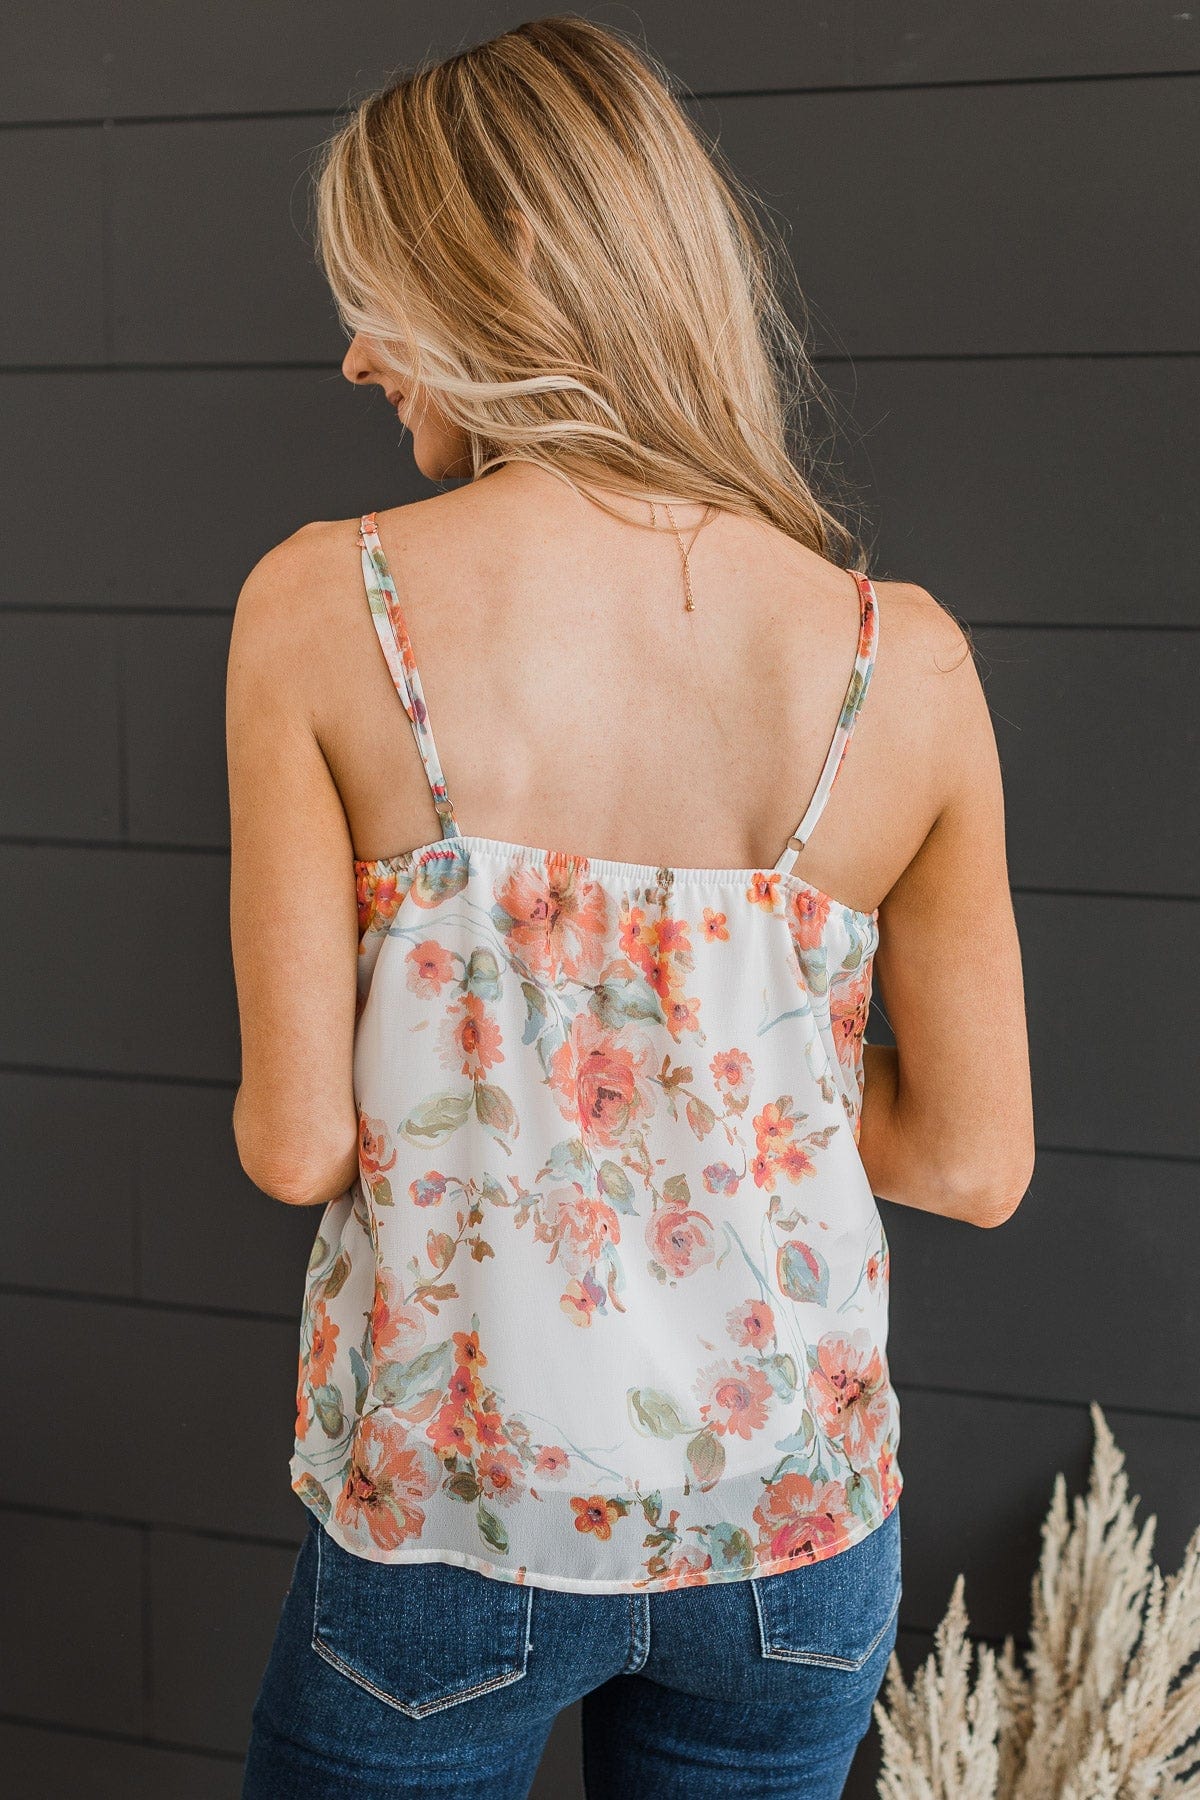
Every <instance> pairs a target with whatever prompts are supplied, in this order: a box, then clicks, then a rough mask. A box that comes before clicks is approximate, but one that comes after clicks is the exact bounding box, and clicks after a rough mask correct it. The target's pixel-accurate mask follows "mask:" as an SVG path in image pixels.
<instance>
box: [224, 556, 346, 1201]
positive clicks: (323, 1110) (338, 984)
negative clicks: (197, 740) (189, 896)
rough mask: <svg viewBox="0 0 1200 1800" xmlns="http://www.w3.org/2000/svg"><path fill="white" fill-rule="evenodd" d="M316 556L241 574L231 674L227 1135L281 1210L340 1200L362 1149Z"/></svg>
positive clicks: (341, 833) (270, 562)
mask: <svg viewBox="0 0 1200 1800" xmlns="http://www.w3.org/2000/svg"><path fill="white" fill-rule="evenodd" d="M319 548H320V546H319V530H318V528H315V527H311V526H310V527H305V528H304V529H303V530H302V531H300V532H297V533H296V534H295V536H294V537H291V538H289V539H287V540H286V542H284V543H282V544H280V545H278V546H277V547H276V548H275V549H273V550H271V551H269V552H268V553H267V555H266V556H264V557H263V558H262V559H261V561H260V562H259V563H258V564H257V565H256V566H255V568H254V569H253V570H252V571H251V573H250V575H249V576H248V577H247V579H246V581H245V583H244V585H243V587H242V590H241V593H240V594H239V596H238V603H237V610H236V612H235V614H234V621H233V628H232V633H231V637H230V645H229V661H228V669H227V677H226V752H227V760H228V775H229V819H230V856H231V866H230V908H229V917H230V935H231V940H232V949H233V962H234V974H235V979H236V983H237V1000H238V1015H239V1021H240V1025H241V1048H242V1080H241V1088H240V1089H239V1092H238V1097H237V1102H236V1105H235V1110H234V1129H235V1133H236V1136H237V1142H238V1151H239V1155H240V1156H241V1160H242V1163H243V1166H244V1167H245V1169H246V1171H247V1173H248V1174H249V1175H250V1176H251V1178H252V1179H253V1180H255V1181H256V1182H257V1184H258V1185H259V1186H260V1187H263V1188H264V1189H265V1190H266V1191H267V1192H269V1193H274V1194H275V1195H277V1197H278V1198H280V1199H295V1198H298V1197H301V1196H302V1195H303V1196H304V1197H308V1198H311V1197H312V1192H313V1190H314V1188H316V1189H319V1187H320V1185H321V1184H322V1183H324V1184H325V1185H330V1184H331V1183H332V1184H334V1188H335V1191H337V1189H336V1183H337V1181H338V1180H339V1178H340V1172H344V1171H346V1170H347V1169H348V1168H349V1170H350V1172H349V1173H348V1174H347V1176H346V1181H345V1183H343V1185H348V1184H349V1180H350V1179H351V1178H352V1167H351V1153H352V1150H353V1147H354V1146H355V1144H356V1143H357V1116H356V1111H355V1106H354V1098H353V1040H354V1017H355V999H356V985H355V972H356V967H357V947H358V932H357V906H356V896H355V886H354V867H353V851H352V847H351V843H350V837H349V831H348V828H347V824H346V819H345V814H344V812H343V809H342V805H341V800H340V798H339V795H338V792H337V789H336V787H335V785H334V782H333V778H332V776H331V774H330V772H329V768H328V766H327V764H326V761H325V758H324V755H323V753H322V750H321V747H320V744H319V742H318V740H317V737H316V735H315V732H314V730H313V725H312V707H311V704H310V697H311V695H312V693H313V686H314V681H315V680H316V679H319V670H320V655H319V644H318V641H317V639H318V633H317V628H316V625H315V623H314V620H315V619H316V617H317V615H318V613H319V608H318V607H317V606H316V605H314V604H313V601H314V584H315V583H317V582H319V580H320V554H319ZM323 1197H324V1198H332V1197H333V1194H332V1193H330V1194H326V1195H324V1196H323Z"/></svg>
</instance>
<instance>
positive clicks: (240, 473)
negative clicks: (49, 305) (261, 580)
mask: <svg viewBox="0 0 1200 1800" xmlns="http://www.w3.org/2000/svg"><path fill="white" fill-rule="evenodd" d="M345 347H346V344H345V339H344V338H343V337H340V336H335V337H331V338H330V339H328V340H327V342H326V344H325V346H324V352H323V353H324V354H325V355H327V356H328V357H329V358H330V359H331V360H330V363H329V366H328V367H327V368H316V369H236V370H222V369H180V370H161V371H145V370H132V369H120V370H107V369H91V370H86V371H83V372H77V371H71V372H65V371H64V372H61V373H54V374H38V375H34V374H26V375H20V374H8V375H4V374H0V411H2V412H3V414H4V416H5V418H6V419H7V420H8V422H9V426H10V429H9V430H7V431H6V432H4V433H3V435H2V436H0V528H2V530H3V536H4V540H5V559H4V569H3V573H2V574H0V605H8V606H38V607H42V606H44V607H47V608H49V607H58V606H64V607H65V606H76V607H78V606H109V605H112V606H118V607H153V608H163V609H172V608H184V607H205V608H214V607H215V608H220V609H221V610H223V611H227V612H229V613H232V612H233V609H234V605H235V603H236V601H237V596H238V592H239V590H240V588H241V585H242V582H243V581H244V580H245V579H246V576H247V575H248V574H249V573H250V570H251V569H252V568H253V567H254V564H255V563H256V562H257V561H258V560H259V558H260V557H261V556H263V555H265V554H266V552H267V551H268V550H269V549H271V547H272V546H273V545H275V544H278V543H280V542H281V541H282V540H283V539H284V538H286V537H290V536H291V534H292V532H294V531H296V530H297V529H298V528H299V527H300V526H301V525H304V524H307V523H308V522H309V521H310V520H312V519H331V518H332V519H338V518H357V517H358V516H359V514H361V513H364V512H370V511H372V510H373V509H376V508H379V509H382V508H384V507H388V506H397V505H399V504H401V503H402V502H403V501H405V500H410V499H416V498H417V497H418V496H419V495H424V494H428V493H431V492H433V491H434V490H433V488H432V487H431V485H430V484H429V483H428V482H426V481H425V479H424V477H423V476H421V475H420V474H418V472H417V470H416V467H415V465H414V463H413V460H412V447H411V438H410V437H409V434H408V433H407V432H405V431H403V430H402V428H401V426H400V425H399V422H398V420H397V418H396V415H395V413H393V412H392V411H391V410H390V408H389V407H388V405H387V402H386V401H385V400H384V398H383V396H382V394H381V393H380V392H379V390H378V389H377V388H373V389H372V390H371V392H370V393H363V392H362V391H361V390H357V389H354V388H352V387H351V385H350V383H349V382H347V381H346V380H345V379H344V377H343V376H342V374H341V373H340V370H339V367H338V359H339V358H340V356H341V355H342V354H343V352H344V350H345ZM48 468H52V469H53V470H54V495H55V506H54V512H53V515H50V514H49V513H48V512H47V483H46V470H47V469H48ZM52 516H53V518H66V519H69V520H70V526H71V529H70V533H69V536H68V537H67V538H65V539H61V540H59V541H58V542H57V543H56V544H55V545H54V554H53V556H52V557H51V556H50V555H49V554H48V552H49V548H50V540H49V537H48V532H49V529H50V525H51V523H52ZM48 572H52V573H53V574H54V575H55V577H56V579H54V580H48V579H47V575H48Z"/></svg>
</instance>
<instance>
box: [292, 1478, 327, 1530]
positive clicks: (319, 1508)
mask: <svg viewBox="0 0 1200 1800" xmlns="http://www.w3.org/2000/svg"><path fill="white" fill-rule="evenodd" d="M296 1492H297V1493H298V1494H299V1496H300V1498H301V1500H303V1502H304V1504H305V1506H307V1507H310V1508H311V1509H312V1510H313V1511H314V1512H315V1513H316V1514H317V1516H318V1518H320V1519H321V1520H326V1519H328V1517H329V1515H330V1513H331V1511H332V1510H333V1509H332V1507H331V1506H330V1504H329V1495H328V1494H327V1493H326V1492H325V1489H324V1488H323V1487H322V1486H321V1484H320V1482H319V1481H318V1480H317V1478H316V1476H315V1475H302V1476H301V1477H300V1479H299V1481H298V1482H297V1483H296Z"/></svg>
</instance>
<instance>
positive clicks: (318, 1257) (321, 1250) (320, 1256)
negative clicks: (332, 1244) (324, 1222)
mask: <svg viewBox="0 0 1200 1800" xmlns="http://www.w3.org/2000/svg"><path fill="white" fill-rule="evenodd" d="M328 1255H329V1245H328V1244H327V1243H326V1242H325V1239H324V1238H323V1237H322V1236H321V1234H320V1232H319V1231H318V1233H317V1235H316V1238H315V1239H314V1241H313V1247H312V1249H311V1251H310V1252H309V1257H308V1273H309V1274H310V1275H311V1274H312V1272H313V1270H314V1269H319V1268H320V1266H321V1264H322V1263H323V1262H324V1261H325V1258H326V1257H327V1256H328Z"/></svg>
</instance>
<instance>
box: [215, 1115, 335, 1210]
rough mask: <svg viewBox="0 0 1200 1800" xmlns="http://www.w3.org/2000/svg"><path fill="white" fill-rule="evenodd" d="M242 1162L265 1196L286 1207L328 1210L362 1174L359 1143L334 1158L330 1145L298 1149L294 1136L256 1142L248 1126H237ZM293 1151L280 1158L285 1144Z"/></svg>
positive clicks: (237, 1138) (280, 1135) (236, 1137)
mask: <svg viewBox="0 0 1200 1800" xmlns="http://www.w3.org/2000/svg"><path fill="white" fill-rule="evenodd" d="M234 1140H235V1142H236V1145H237V1153H238V1161H239V1162H240V1163H241V1166H242V1169H243V1171H244V1173H245V1174H246V1175H247V1176H248V1177H249V1179H250V1180H251V1181H252V1182H253V1183H254V1185H255V1187H256V1188H258V1189H259V1190H260V1192H261V1193H264V1194H266V1195H267V1197H268V1198H269V1199H271V1200H277V1201H279V1203H280V1204H281V1205H283V1206H325V1205H327V1204H328V1203H329V1201H331V1200H336V1199H337V1198H338V1197H339V1196H340V1195H342V1194H344V1193H345V1192H346V1190H347V1189H348V1188H349V1187H350V1186H351V1184H352V1183H353V1181H354V1179H355V1177H356V1176H357V1173H358V1140H357V1137H356V1138H355V1139H354V1141H353V1143H352V1145H351V1146H350V1147H349V1149H346V1148H345V1147H343V1149H342V1151H341V1152H339V1153H336V1154H331V1153H330V1151H329V1148H328V1146H327V1145H318V1144H311V1145H307V1146H300V1147H298V1146H297V1144H296V1139H295V1136H294V1135H293V1134H280V1133H273V1134H271V1135H270V1136H269V1137H268V1138H267V1140H266V1141H263V1140H262V1139H261V1138H259V1139H257V1140H256V1139H255V1138H253V1137H251V1136H249V1135H248V1134H247V1132H246V1129H245V1126H244V1124H243V1125H242V1128H241V1129H240V1130H239V1129H238V1124H237V1121H236V1120H235V1126H234ZM284 1142H286V1143H287V1145H288V1147H289V1153H288V1154H287V1155H281V1154H280V1145H281V1143H284Z"/></svg>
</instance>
